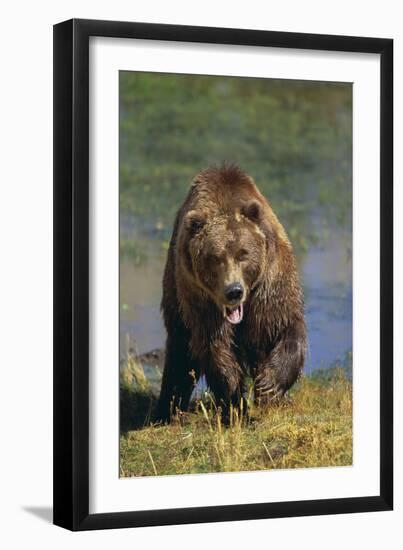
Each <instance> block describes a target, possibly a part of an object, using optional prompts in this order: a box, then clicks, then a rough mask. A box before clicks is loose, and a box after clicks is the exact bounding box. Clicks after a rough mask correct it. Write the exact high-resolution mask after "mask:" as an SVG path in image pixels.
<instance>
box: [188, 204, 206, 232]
mask: <svg viewBox="0 0 403 550" xmlns="http://www.w3.org/2000/svg"><path fill="white" fill-rule="evenodd" d="M206 221H207V215H206V213H205V212H202V211H200V210H190V212H188V213H187V214H186V216H185V227H186V231H187V232H188V233H189V234H190V235H191V236H192V237H193V236H194V235H196V233H198V232H199V231H200V230H201V229H202V228H203V226H204V224H205V223H206Z"/></svg>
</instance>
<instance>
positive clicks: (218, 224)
mask: <svg viewBox="0 0 403 550" xmlns="http://www.w3.org/2000/svg"><path fill="white" fill-rule="evenodd" d="M161 309H162V312H163V317H164V322H165V326H166V330H167V342H166V355H165V368H164V372H163V378H162V386H161V393H160V398H159V403H158V418H159V419H161V420H164V421H166V420H169V419H170V415H171V414H172V412H175V411H176V410H177V409H178V408H179V409H181V410H186V409H187V408H188V405H189V400H190V397H191V394H192V390H193V388H194V382H195V379H196V380H197V379H198V378H199V377H200V376H201V375H203V374H204V375H205V377H206V381H207V384H208V386H209V388H210V390H211V391H212V392H213V394H214V396H215V401H216V403H217V405H220V406H221V408H222V411H223V413H224V414H225V411H227V412H228V411H229V407H230V405H231V404H232V405H233V406H239V404H240V399H241V397H242V395H243V393H244V391H245V386H244V384H245V377H246V375H247V374H249V375H250V376H251V377H252V379H253V381H254V396H255V400H256V401H257V403H259V404H264V403H267V402H269V401H271V400H273V399H277V398H279V397H281V396H283V395H284V393H285V392H286V391H287V390H288V389H289V388H290V387H291V386H292V385H293V384H294V382H295V381H296V380H297V378H298V376H299V375H300V373H301V371H302V369H303V366H304V360H305V353H306V347H307V344H306V329H305V320H304V307H303V295H302V291H301V286H300V284H299V280H298V272H297V267H296V260H295V257H294V253H293V249H292V246H291V244H290V241H289V239H288V237H287V235H286V232H285V230H284V228H283V227H282V225H281V224H280V222H279V221H278V219H277V217H276V215H275V214H274V212H273V210H272V208H271V207H270V205H269V203H268V202H267V200H266V199H265V198H264V197H263V195H262V194H261V193H260V192H259V190H258V188H257V186H256V185H255V183H254V181H253V179H252V178H251V177H250V176H248V175H247V174H246V173H244V172H243V171H242V170H241V169H240V168H239V167H237V166H235V165H229V164H224V165H222V166H220V167H210V168H208V169H206V170H204V171H203V172H201V173H200V174H199V175H198V176H196V178H195V179H194V181H193V184H192V186H191V188H190V190H189V193H188V195H187V197H186V199H185V201H184V203H183V205H182V207H181V208H180V209H179V212H178V213H177V216H176V219H175V223H174V229H173V234H172V238H171V242H170V246H169V251H168V257H167V262H166V266H165V272H164V277H163V297H162V304H161Z"/></svg>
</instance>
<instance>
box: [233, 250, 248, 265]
mask: <svg viewBox="0 0 403 550" xmlns="http://www.w3.org/2000/svg"><path fill="white" fill-rule="evenodd" d="M247 257H248V251H247V250H245V248H242V250H240V251H239V252H238V254H237V255H236V259H237V260H238V262H244V261H245V260H246V258H247Z"/></svg>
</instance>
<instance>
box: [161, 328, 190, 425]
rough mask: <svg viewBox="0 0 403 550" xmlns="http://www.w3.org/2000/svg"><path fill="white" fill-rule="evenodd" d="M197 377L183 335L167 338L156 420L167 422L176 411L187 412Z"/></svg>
mask: <svg viewBox="0 0 403 550" xmlns="http://www.w3.org/2000/svg"><path fill="white" fill-rule="evenodd" d="M198 375H199V373H198V369H197V365H196V364H195V362H194V361H192V359H191V358H190V355H189V351H188V343H187V340H186V338H184V335H183V334H182V335H179V334H176V335H175V336H174V337H171V336H168V338H167V343H166V350H165V366H164V372H163V375H162V384H161V392H160V397H159V401H158V409H157V419H158V420H162V421H164V422H166V421H169V420H170V418H171V415H172V414H175V412H176V410H177V409H181V410H183V411H186V410H187V408H188V406H189V401H190V397H191V395H192V391H193V388H194V385H195V382H196V381H197V378H198Z"/></svg>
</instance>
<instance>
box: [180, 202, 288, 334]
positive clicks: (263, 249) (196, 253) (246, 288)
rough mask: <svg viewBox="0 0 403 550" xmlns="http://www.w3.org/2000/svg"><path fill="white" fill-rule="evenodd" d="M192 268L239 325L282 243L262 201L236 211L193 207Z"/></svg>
mask: <svg viewBox="0 0 403 550" xmlns="http://www.w3.org/2000/svg"><path fill="white" fill-rule="evenodd" d="M184 232H185V239H184V246H185V250H184V252H185V255H186V267H187V270H188V272H189V273H190V274H191V276H192V279H193V280H194V281H195V282H196V284H197V285H198V287H199V288H200V289H201V290H202V291H203V292H204V294H206V295H208V296H209V297H210V299H211V300H213V301H214V302H215V304H216V305H217V307H218V308H219V310H220V311H221V312H222V314H223V316H224V318H225V319H227V320H228V321H229V322H230V323H233V324H238V323H240V322H241V321H242V318H243V315H244V304H245V303H246V302H247V300H248V298H249V296H250V293H251V291H252V290H253V289H254V288H255V287H256V285H258V284H259V282H260V281H261V280H262V277H263V274H264V273H267V269H268V267H270V266H268V262H269V263H270V262H275V259H276V252H277V245H276V236H275V233H274V231H273V228H272V227H270V224H269V222H268V220H267V219H265V217H264V214H263V208H262V205H261V204H260V203H259V202H258V201H256V200H251V201H249V202H246V203H244V204H242V205H241V206H240V207H239V208H236V209H235V210H234V211H233V212H232V213H225V214H223V213H217V214H216V215H214V216H211V214H210V215H209V214H208V213H207V212H204V211H202V210H191V211H189V212H188V213H187V214H186V216H185V219H184Z"/></svg>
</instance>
